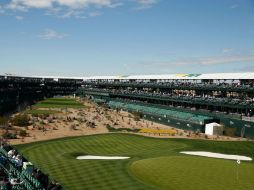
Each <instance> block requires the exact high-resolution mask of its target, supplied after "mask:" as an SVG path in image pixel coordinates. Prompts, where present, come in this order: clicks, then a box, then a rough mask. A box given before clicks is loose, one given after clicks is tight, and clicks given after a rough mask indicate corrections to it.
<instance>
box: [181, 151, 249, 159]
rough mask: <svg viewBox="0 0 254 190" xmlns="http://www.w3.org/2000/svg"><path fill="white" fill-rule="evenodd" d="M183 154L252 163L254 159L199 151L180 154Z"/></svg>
mask: <svg viewBox="0 0 254 190" xmlns="http://www.w3.org/2000/svg"><path fill="white" fill-rule="evenodd" d="M180 153H182V154H188V155H195V156H204V157H210V158H222V159H228V160H243V161H251V160H252V158H250V157H247V156H239V155H229V154H220V153H213V152H199V151H185V152H180Z"/></svg>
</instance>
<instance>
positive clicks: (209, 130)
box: [205, 122, 223, 135]
mask: <svg viewBox="0 0 254 190" xmlns="http://www.w3.org/2000/svg"><path fill="white" fill-rule="evenodd" d="M205 134H206V135H222V134H223V127H222V125H220V124H218V123H215V122H214V123H208V124H206V125H205Z"/></svg>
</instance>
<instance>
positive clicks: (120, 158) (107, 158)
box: [77, 155, 130, 160]
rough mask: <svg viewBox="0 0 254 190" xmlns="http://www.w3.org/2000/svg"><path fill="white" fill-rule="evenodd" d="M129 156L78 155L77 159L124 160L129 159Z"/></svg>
mask: <svg viewBox="0 0 254 190" xmlns="http://www.w3.org/2000/svg"><path fill="white" fill-rule="evenodd" d="M129 158H130V157H123V156H91V155H86V156H78V157H77V159H78V160H124V159H129Z"/></svg>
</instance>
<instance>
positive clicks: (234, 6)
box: [230, 4, 239, 9]
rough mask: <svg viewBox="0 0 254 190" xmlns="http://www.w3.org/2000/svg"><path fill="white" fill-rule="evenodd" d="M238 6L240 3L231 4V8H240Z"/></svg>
mask: <svg viewBox="0 0 254 190" xmlns="http://www.w3.org/2000/svg"><path fill="white" fill-rule="evenodd" d="M238 7H239V5H238V4H234V5H231V6H230V8H231V9H236V8H238Z"/></svg>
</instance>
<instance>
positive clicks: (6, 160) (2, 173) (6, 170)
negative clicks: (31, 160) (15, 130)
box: [0, 143, 62, 190]
mask: <svg viewBox="0 0 254 190" xmlns="http://www.w3.org/2000/svg"><path fill="white" fill-rule="evenodd" d="M0 148H1V150H3V151H5V152H7V155H4V154H3V153H1V154H0V164H1V165H0V166H1V167H0V179H2V180H1V181H0V186H1V187H2V188H3V189H6V190H13V189H28V188H26V187H25V183H27V182H28V183H30V184H31V185H32V186H34V183H33V182H32V181H30V180H32V178H33V179H34V180H37V182H39V186H34V189H36V190H37V189H38V190H39V189H45V190H60V189H62V186H61V185H60V184H59V183H56V182H54V181H50V180H49V179H48V176H47V175H45V174H44V173H43V172H41V171H40V170H39V169H37V168H35V167H34V166H33V165H32V167H33V169H32V170H30V169H29V170H27V168H25V167H24V163H27V160H26V159H25V158H24V157H22V156H21V155H20V154H19V153H18V151H17V150H15V149H14V148H12V147H11V146H10V145H8V144H5V143H2V144H1V147H0ZM1 152H2V151H1ZM11 167H14V168H15V170H17V171H19V172H20V174H23V172H26V174H24V175H17V173H16V172H13V171H12V170H11ZM27 175H29V176H30V177H28V176H27ZM16 187H18V188H16Z"/></svg>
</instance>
